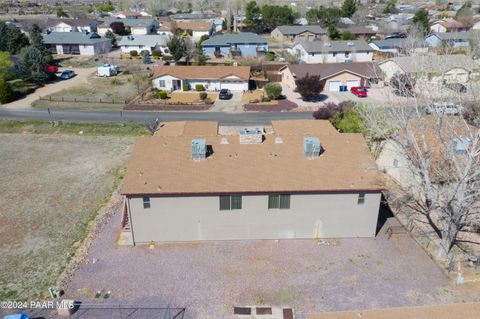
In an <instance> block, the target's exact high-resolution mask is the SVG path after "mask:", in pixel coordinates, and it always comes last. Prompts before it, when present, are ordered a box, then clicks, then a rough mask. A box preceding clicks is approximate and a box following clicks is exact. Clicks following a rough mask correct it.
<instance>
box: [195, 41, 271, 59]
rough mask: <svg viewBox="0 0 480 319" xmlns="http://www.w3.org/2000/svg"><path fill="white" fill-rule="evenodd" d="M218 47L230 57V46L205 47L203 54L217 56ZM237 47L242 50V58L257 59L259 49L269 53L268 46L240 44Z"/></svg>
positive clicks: (223, 53)
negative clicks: (216, 49)
mask: <svg viewBox="0 0 480 319" xmlns="http://www.w3.org/2000/svg"><path fill="white" fill-rule="evenodd" d="M216 47H217V48H219V49H220V52H221V54H222V55H224V56H228V55H230V46H204V47H203V52H204V53H205V55H207V56H215V48H216ZM236 47H237V49H239V50H240V52H241V53H242V56H250V57H256V56H257V55H258V54H257V48H263V49H264V50H265V51H268V45H267V44H239V45H237V46H236Z"/></svg>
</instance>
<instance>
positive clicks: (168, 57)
mask: <svg viewBox="0 0 480 319" xmlns="http://www.w3.org/2000/svg"><path fill="white" fill-rule="evenodd" d="M162 60H163V61H171V60H173V57H172V56H171V55H167V54H165V55H164V56H163V57H162Z"/></svg>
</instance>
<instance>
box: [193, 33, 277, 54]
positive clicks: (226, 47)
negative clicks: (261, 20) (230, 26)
mask: <svg viewBox="0 0 480 319" xmlns="http://www.w3.org/2000/svg"><path fill="white" fill-rule="evenodd" d="M202 48H203V52H204V53H205V55H207V56H210V57H213V56H216V57H220V56H249V57H256V56H259V55H264V54H265V53H266V52H267V51H268V42H267V40H265V39H263V38H262V37H260V36H259V35H258V34H255V33H252V32H241V33H236V34H233V33H232V34H217V35H214V36H212V37H211V38H210V39H208V40H205V41H203V42H202Z"/></svg>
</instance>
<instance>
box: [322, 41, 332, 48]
mask: <svg viewBox="0 0 480 319" xmlns="http://www.w3.org/2000/svg"><path fill="white" fill-rule="evenodd" d="M323 46H324V47H331V46H332V44H331V43H330V42H325V43H324V44H323Z"/></svg>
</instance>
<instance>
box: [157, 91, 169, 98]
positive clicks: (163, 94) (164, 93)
mask: <svg viewBox="0 0 480 319" xmlns="http://www.w3.org/2000/svg"><path fill="white" fill-rule="evenodd" d="M157 98H158V99H160V100H166V99H167V91H164V90H158V91H157Z"/></svg>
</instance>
